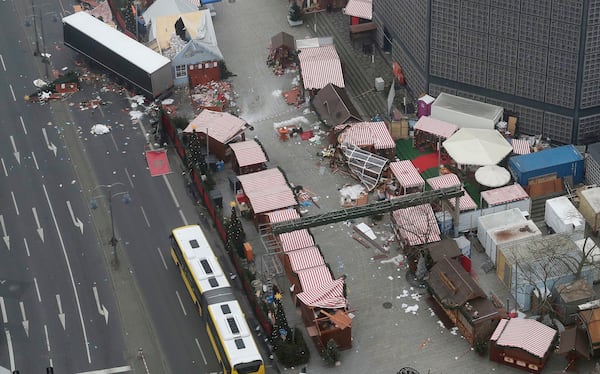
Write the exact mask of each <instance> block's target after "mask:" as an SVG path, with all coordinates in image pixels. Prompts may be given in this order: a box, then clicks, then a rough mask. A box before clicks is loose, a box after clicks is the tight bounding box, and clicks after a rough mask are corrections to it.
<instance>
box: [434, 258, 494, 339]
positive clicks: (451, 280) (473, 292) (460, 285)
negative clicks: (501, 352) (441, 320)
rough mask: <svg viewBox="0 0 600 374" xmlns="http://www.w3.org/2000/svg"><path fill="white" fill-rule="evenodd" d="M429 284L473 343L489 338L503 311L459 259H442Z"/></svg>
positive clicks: (446, 312)
mask: <svg viewBox="0 0 600 374" xmlns="http://www.w3.org/2000/svg"><path fill="white" fill-rule="evenodd" d="M426 284H427V288H428V290H429V291H430V292H431V295H432V298H433V301H434V302H435V303H436V304H438V305H439V306H440V308H441V312H443V313H444V314H445V317H448V318H449V319H450V320H451V321H452V323H454V324H455V325H456V327H457V328H458V330H459V331H460V333H461V334H462V335H463V337H464V338H465V340H466V341H468V342H469V344H471V346H475V345H477V344H481V343H484V342H485V341H487V339H489V337H490V335H491V334H492V332H493V331H494V328H495V327H496V325H497V324H498V321H499V320H500V319H501V318H502V314H501V313H500V311H499V310H498V309H497V308H496V307H495V306H494V304H493V303H492V301H491V300H490V299H488V298H487V296H486V293H485V292H484V291H483V290H482V289H481V288H480V287H479V285H478V284H477V282H476V281H475V280H474V279H473V278H472V277H471V275H470V274H469V273H467V271H466V270H465V269H464V268H463V267H462V266H461V264H460V262H459V261H458V260H455V259H450V258H448V257H444V258H442V259H440V260H439V261H438V262H436V263H435V264H434V265H433V267H432V268H431V270H430V272H429V278H428V279H427V280H426Z"/></svg>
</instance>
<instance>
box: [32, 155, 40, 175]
mask: <svg viewBox="0 0 600 374" xmlns="http://www.w3.org/2000/svg"><path fill="white" fill-rule="evenodd" d="M31 157H32V158H33V163H34V164H35V168H36V169H37V170H40V166H39V165H38V163H37V159H36V158H35V153H33V151H31Z"/></svg>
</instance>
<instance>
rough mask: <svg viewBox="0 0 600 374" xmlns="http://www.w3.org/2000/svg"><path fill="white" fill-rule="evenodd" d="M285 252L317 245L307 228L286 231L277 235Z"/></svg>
mask: <svg viewBox="0 0 600 374" xmlns="http://www.w3.org/2000/svg"><path fill="white" fill-rule="evenodd" d="M277 238H278V239H279V243H280V244H281V249H282V250H283V251H284V252H289V251H295V250H296V249H302V248H307V247H311V246H313V245H315V241H314V239H313V237H312V235H311V234H310V232H309V231H308V230H307V229H302V230H295V231H290V232H284V233H283V234H279V235H278V236H277Z"/></svg>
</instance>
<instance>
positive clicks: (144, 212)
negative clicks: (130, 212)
mask: <svg viewBox="0 0 600 374" xmlns="http://www.w3.org/2000/svg"><path fill="white" fill-rule="evenodd" d="M140 209H141V210H142V215H143V216H144V220H145V221H146V225H147V226H148V227H150V221H148V216H147V215H146V211H145V210H144V207H143V206H141V207H140Z"/></svg>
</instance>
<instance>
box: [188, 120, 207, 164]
mask: <svg viewBox="0 0 600 374" xmlns="http://www.w3.org/2000/svg"><path fill="white" fill-rule="evenodd" d="M201 143H202V142H201V141H200V137H199V136H198V134H197V133H196V129H194V131H193V132H192V134H191V135H189V142H188V149H187V151H188V152H187V154H188V168H189V169H190V170H191V169H193V168H196V167H199V168H200V172H201V173H202V174H204V173H205V172H206V166H205V165H206V163H205V161H204V157H202V144H201Z"/></svg>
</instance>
